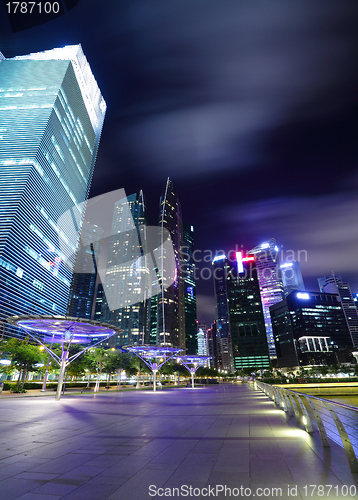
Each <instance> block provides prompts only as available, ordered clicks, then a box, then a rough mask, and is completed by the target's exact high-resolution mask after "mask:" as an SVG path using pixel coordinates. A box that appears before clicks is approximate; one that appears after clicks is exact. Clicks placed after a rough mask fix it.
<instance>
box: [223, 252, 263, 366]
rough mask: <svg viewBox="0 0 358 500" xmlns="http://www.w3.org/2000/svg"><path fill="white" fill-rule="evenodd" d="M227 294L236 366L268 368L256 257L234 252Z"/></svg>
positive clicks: (228, 276) (228, 277)
mask: <svg viewBox="0 0 358 500" xmlns="http://www.w3.org/2000/svg"><path fill="white" fill-rule="evenodd" d="M226 286H227V298H228V307H229V319H230V333H231V342H232V350H233V356H234V363H235V369H236V370H240V369H243V368H252V369H254V368H269V367H270V358H269V351H268V345H267V337H266V328H265V319H264V315H263V309H262V304H261V296H260V287H259V282H258V278H257V269H256V265H255V257H254V256H253V255H250V256H246V257H245V256H243V254H242V252H236V262H231V263H230V264H229V272H228V273H227V285H226Z"/></svg>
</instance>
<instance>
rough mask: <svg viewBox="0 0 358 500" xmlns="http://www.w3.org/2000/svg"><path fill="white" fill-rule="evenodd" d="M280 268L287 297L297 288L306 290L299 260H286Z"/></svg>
mask: <svg viewBox="0 0 358 500" xmlns="http://www.w3.org/2000/svg"><path fill="white" fill-rule="evenodd" d="M280 269H281V275H282V284H283V291H284V294H285V297H287V295H289V294H290V293H291V292H294V291H295V290H296V291H297V290H299V291H301V292H303V291H304V290H305V285H304V283H303V278H302V273H301V268H300V264H299V262H297V261H293V262H284V263H283V264H281V265H280Z"/></svg>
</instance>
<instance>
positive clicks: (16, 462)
mask: <svg viewBox="0 0 358 500" xmlns="http://www.w3.org/2000/svg"><path fill="white" fill-rule="evenodd" d="M0 410H1V438H0V439H1V449H0V499H1V500H13V499H19V500H20V499H21V500H44V499H46V500H57V499H60V498H61V499H62V498H64V499H66V500H75V499H76V500H105V499H108V500H118V499H121V500H137V499H138V500H143V499H150V498H162V497H163V496H164V495H165V494H166V495H167V496H166V497H168V495H169V493H171V494H172V497H174V498H175V493H177V492H178V491H179V490H173V488H178V489H179V488H182V489H181V490H180V492H181V493H182V496H183V497H184V495H185V493H186V492H187V493H189V494H190V493H192V496H191V497H192V498H208V497H209V498H215V497H216V498H230V496H229V493H230V489H231V493H232V496H231V498H254V497H256V498H257V497H259V496H260V494H261V496H262V497H264V498H273V499H274V498H300V499H301V498H302V499H304V498H322V497H323V496H322V495H316V494H315V493H314V494H313V495H311V493H312V489H309V488H308V489H307V488H306V489H305V488H304V486H305V485H333V486H335V487H336V489H335V490H332V492H331V494H330V495H329V498H336V499H337V498H352V496H349V495H348V497H347V496H344V495H343V494H341V493H340V492H341V489H340V488H341V487H342V485H343V484H345V485H348V486H350V485H354V484H356V485H357V486H358V477H357V476H358V474H351V472H350V471H349V467H348V462H347V459H346V457H345V454H344V451H343V449H342V448H340V447H339V446H337V445H334V446H333V447H332V448H330V449H328V448H323V447H322V445H321V443H320V440H319V437H318V436H317V435H313V436H310V435H308V434H307V433H306V432H305V431H304V430H302V429H297V428H294V427H292V426H290V425H289V424H287V423H286V419H285V414H284V413H283V412H282V411H281V410H277V409H275V407H274V404H273V403H272V402H271V401H270V400H268V399H267V397H266V396H265V395H264V394H263V393H261V392H260V391H256V390H254V389H253V388H252V387H251V388H250V387H249V386H248V385H247V384H242V385H235V384H222V385H213V386H209V387H208V386H207V387H204V388H197V389H190V388H185V389H184V388H183V389H167V390H162V391H158V392H156V393H153V392H151V391H135V390H133V391H127V392H119V393H113V392H112V393H101V394H98V395H94V394H83V395H72V396H71V395H69V396H65V397H63V398H62V399H61V401H60V402H56V401H55V398H54V395H53V394H51V395H49V396H46V397H24V398H16V399H11V398H2V399H1V400H0ZM209 486H210V488H212V489H211V490H210V489H206V490H205V489H203V488H208V487H209ZM150 487H151V489H150ZM190 487H191V488H192V490H190ZM222 487H223V488H225V487H226V496H225V489H224V490H223V491H221V492H220V489H221V488H222ZM241 487H242V489H241V491H240V494H238V493H239V490H238V489H239V488H241ZM296 487H297V489H296ZM160 488H164V489H160ZM165 488H166V489H165ZM235 488H236V489H235ZM245 488H246V489H245ZM248 488H251V492H252V495H251V496H250V490H248ZM260 488H262V489H260ZM264 488H265V490H264ZM267 488H270V489H272V488H281V491H282V493H281V494H280V491H279V490H275V489H273V490H272V493H271V494H269V491H270V490H268V489H267ZM351 491H353V490H351ZM288 492H290V495H289V494H288ZM337 493H339V494H337ZM156 494H157V496H155V495H156ZM189 494H188V495H187V498H190V495H189ZM207 494H209V495H208V496H206V495H207ZM151 495H152V496H151ZM216 495H217V496H216ZM234 495H235V496H234ZM176 498H180V496H178V495H176ZM325 498H327V495H325ZM353 498H358V496H354V497H353Z"/></svg>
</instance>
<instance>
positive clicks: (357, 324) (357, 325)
mask: <svg viewBox="0 0 358 500" xmlns="http://www.w3.org/2000/svg"><path fill="white" fill-rule="evenodd" d="M318 285H319V289H320V291H321V292H326V293H336V294H337V295H338V296H339V299H340V301H341V304H342V308H343V312H344V316H345V318H346V322H347V325H348V329H349V332H350V334H351V337H352V342H353V344H354V345H355V346H356V347H358V311H357V307H356V304H355V302H354V297H353V294H352V291H351V288H350V286H349V283H345V282H343V281H342V278H341V277H340V276H337V275H335V274H334V272H333V271H332V274H331V276H323V277H322V278H318Z"/></svg>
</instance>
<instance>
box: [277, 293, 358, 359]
mask: <svg viewBox="0 0 358 500" xmlns="http://www.w3.org/2000/svg"><path fill="white" fill-rule="evenodd" d="M270 311H271V317H272V327H273V332H274V335H275V341H276V346H277V366H278V367H280V368H282V367H293V366H302V365H322V364H327V365H330V364H336V363H342V362H343V363H347V362H348V363H349V362H350V361H351V354H350V353H351V351H352V348H353V343H352V339H351V336H350V334H349V330H348V327H347V324H346V321H345V318H344V314H343V310H342V304H341V303H340V300H339V297H338V295H336V294H331V293H318V292H291V293H290V295H288V296H287V297H286V298H285V299H283V300H282V301H280V302H277V303H276V304H274V305H273V306H271V307H270Z"/></svg>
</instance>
